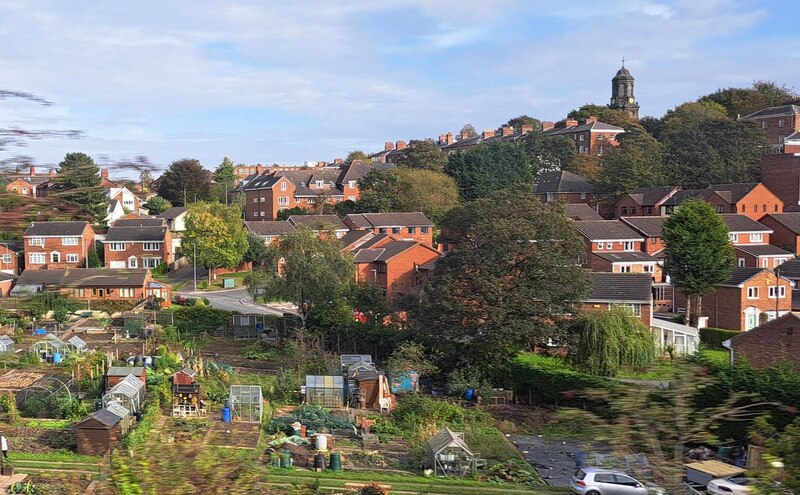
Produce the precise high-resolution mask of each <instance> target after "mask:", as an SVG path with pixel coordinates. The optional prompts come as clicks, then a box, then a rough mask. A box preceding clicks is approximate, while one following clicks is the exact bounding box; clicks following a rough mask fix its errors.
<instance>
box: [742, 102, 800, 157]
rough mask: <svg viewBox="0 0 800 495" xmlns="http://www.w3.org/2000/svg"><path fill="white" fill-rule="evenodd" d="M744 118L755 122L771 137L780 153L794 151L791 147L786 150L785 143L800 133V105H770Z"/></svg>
mask: <svg viewBox="0 0 800 495" xmlns="http://www.w3.org/2000/svg"><path fill="white" fill-rule="evenodd" d="M742 120H745V121H749V122H754V123H755V124H756V125H757V126H758V127H759V128H760V129H761V130H763V131H764V134H766V135H767V139H769V144H771V145H772V146H773V147H774V149H775V150H776V151H778V152H780V153H794V152H795V151H792V150H791V149H789V150H785V148H784V145H785V143H786V141H787V139H788V140H790V141H791V140H792V138H793V137H795V139H796V136H797V135H798V133H800V106H799V105H780V106H777V107H769V108H765V109H763V110H759V111H758V112H755V113H751V114H750V115H746V116H744V117H742Z"/></svg>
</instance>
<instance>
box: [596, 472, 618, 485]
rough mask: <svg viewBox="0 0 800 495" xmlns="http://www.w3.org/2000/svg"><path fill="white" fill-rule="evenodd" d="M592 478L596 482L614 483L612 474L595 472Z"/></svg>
mask: <svg viewBox="0 0 800 495" xmlns="http://www.w3.org/2000/svg"><path fill="white" fill-rule="evenodd" d="M594 480H595V481H596V482H598V483H614V475H613V474H603V473H597V474H595V475H594Z"/></svg>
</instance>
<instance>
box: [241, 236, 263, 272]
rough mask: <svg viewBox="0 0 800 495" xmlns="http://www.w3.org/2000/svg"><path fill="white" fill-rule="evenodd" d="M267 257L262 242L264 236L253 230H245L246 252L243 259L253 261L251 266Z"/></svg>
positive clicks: (260, 262) (258, 263)
mask: <svg viewBox="0 0 800 495" xmlns="http://www.w3.org/2000/svg"><path fill="white" fill-rule="evenodd" d="M266 257H267V245H266V244H265V243H264V238H263V237H261V236H260V235H258V234H256V233H255V232H250V231H248V232H247V252H246V253H244V261H249V262H251V263H253V266H258V265H260V264H262V263H263V262H264V260H265V259H266Z"/></svg>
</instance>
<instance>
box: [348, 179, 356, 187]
mask: <svg viewBox="0 0 800 495" xmlns="http://www.w3.org/2000/svg"><path fill="white" fill-rule="evenodd" d="M347 187H349V188H351V189H352V188H354V187H356V181H354V180H349V181H347Z"/></svg>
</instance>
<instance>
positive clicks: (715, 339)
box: [700, 327, 742, 349]
mask: <svg viewBox="0 0 800 495" xmlns="http://www.w3.org/2000/svg"><path fill="white" fill-rule="evenodd" d="M740 333H742V332H740V331H738V330H725V329H724V328H711V327H708V328H701V329H700V342H702V343H703V344H705V345H707V346H708V347H712V348H714V349H724V348H725V346H723V345H722V343H723V342H725V341H726V340H728V339H730V338H731V337H735V336H737V335H739V334H740Z"/></svg>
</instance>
